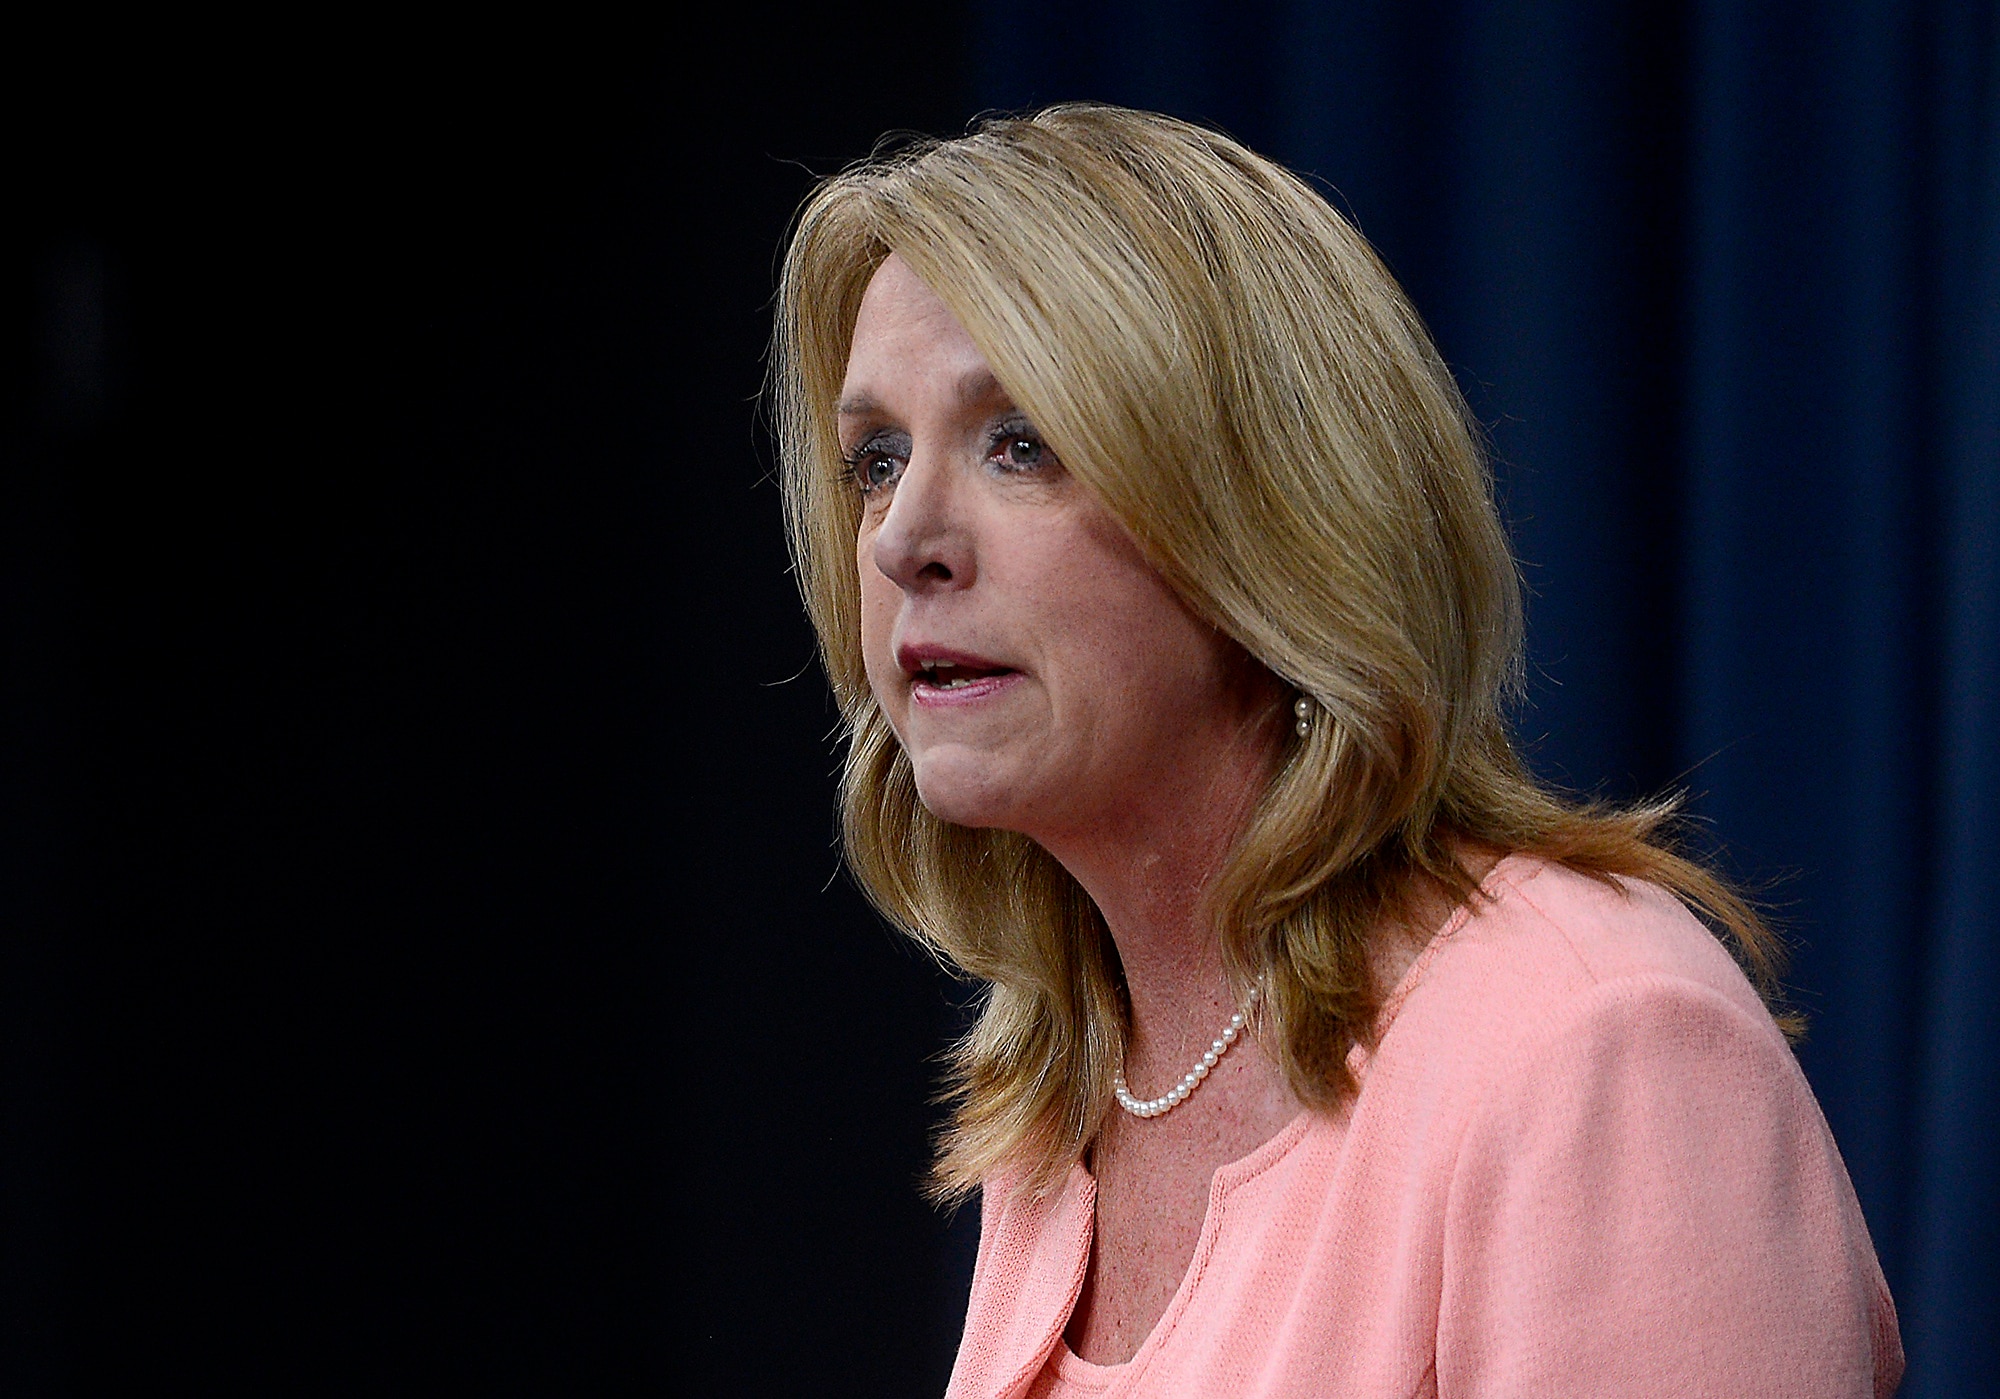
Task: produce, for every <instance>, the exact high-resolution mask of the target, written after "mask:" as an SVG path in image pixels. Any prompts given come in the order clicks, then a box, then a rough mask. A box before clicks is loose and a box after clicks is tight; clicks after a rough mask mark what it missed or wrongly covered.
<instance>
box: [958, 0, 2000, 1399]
mask: <svg viewBox="0 0 2000 1399" xmlns="http://www.w3.org/2000/svg"><path fill="white" fill-rule="evenodd" d="M974 14H975V18H974V25H973V33H972V36H971V43H970V45H969V50H970V53H971V56H972V62H973V64H974V68H973V81H974V85H975V96H976V98H977V100H978V101H979V102H980V103H981V104H982V105H984V106H987V107H994V108H1009V109H1012V108H1020V107H1025V106H1029V105H1033V104H1039V103H1042V102H1046V101H1052V100H1060V99H1066V98H1097V99H1104V100H1109V101H1114V102H1122V103H1126V104H1130V105H1134V106H1142V107H1150V108H1154V109H1158V110H1164V111H1170V112H1175V113H1178V114H1181V115H1185V116H1190V117H1194V118H1197V119H1201V120H1205V121H1208V122H1212V123H1215V124H1218V125H1220V126H1222V127H1223V128H1225V129H1227V130H1229V131H1230V132H1232V133H1233V134H1235V135H1237V136H1239V137H1241V138H1242V139H1244V140H1245V141H1247V142H1248V143H1249V144H1251V145H1252V146H1254V147H1257V148H1258V149H1260V150H1263V151H1265V152H1267V153H1268V154H1271V155H1273V156H1275V157H1277V158H1278V159H1281V160H1283V161H1285V162H1287V163H1288V164H1290V165H1292V166H1294V167H1295V168H1298V169H1300V170H1303V171H1306V172H1310V173H1311V174H1312V175H1314V176H1315V177H1317V178H1318V179H1319V180H1321V181H1322V182H1323V183H1324V184H1325V186H1326V187H1327V188H1328V189H1329V191H1330V193H1331V195H1332V197H1333V198H1334V199H1335V200H1336V202H1337V203H1339V204H1341V205H1342V206H1343V207H1344V208H1346V209H1347V210H1348V211H1349V212H1351V213H1352V214H1353V216H1354V217H1355V219H1356V221H1357V222H1358V223H1359V225H1360V227H1361V228H1362V230H1363V231H1364V232H1365V233H1366V234H1368V235H1369V237H1370V238H1371V239H1373V240H1374V242H1375V243H1376V245H1377V246H1378V247H1379V248H1380V249H1381V250H1382V251H1383V253H1384V255H1385V256H1386V258H1387V259H1388V261H1389V263H1390V265H1391V266H1392V267H1393V268H1394V269H1395V271H1396V273H1397V275H1398V276H1399V277H1400V278H1401V279H1402V281H1403V283H1404V285H1405V286H1406V287H1407V288H1408V289H1409V291H1410V293H1411V294H1412V296H1413V297H1414V299H1415V301H1416V303H1417V306H1418V308H1419V309H1420V310H1421V311H1422V312H1423V313H1424V315H1425V316H1426V317H1427V319H1428V320H1429V321H1430V323H1431V325H1432V327H1433V329H1434V330H1435V331H1436V333H1437V336H1438V339H1439V342H1440V344H1441V345H1442V347H1443V349H1444V353H1445V355H1446V358H1447V359H1448V360H1449V361H1450V362H1451V364H1452V366H1453V368H1454V370H1455V371H1456V372H1457V373H1458V374H1459V376H1460V380H1461V382H1462V383H1463V384H1464V386H1465V388H1466V390H1467V393H1468V395H1469V396H1470V398H1471V400H1472V402H1473V404H1474V406H1475V408H1476V410H1477V411H1478V412H1479V414H1480V416H1481V418H1482V420H1483V421H1485V422H1486V423H1487V424H1488V426H1489V429H1490V431H1491V436H1492V444H1493V450H1494V454H1495V459H1496V468H1497V471H1498V474H1499V479H1500V486H1501V492H1502V497H1503V502H1504V505H1505V508H1506V510H1507V513H1508V515H1509V518H1510V522H1511V524H1512V526H1513V529H1514V535H1515V540H1516V545H1517V549H1518V552H1519V554H1520V556H1521V558H1522V561H1523V565H1524V568H1525V571H1526V576H1527V578H1528V582H1529V586H1530V589H1531V603H1530V609H1531V612H1530V626H1531V660H1532V667H1531V669H1532V675H1533V680H1532V697H1531V698H1532V704H1531V707H1530V708H1529V710H1528V712H1527V713H1526V714H1524V716H1523V725H1522V731H1523V737H1524V738H1525V739H1526V740H1527V742H1528V745H1529V748H1530V751H1531V754H1532V757H1533V760H1534V761H1535V762H1536V764H1537V765H1538V766H1539V767H1540V768H1541V769H1543V770H1544V771H1545V772H1546V773H1548V774H1549V775H1550V776H1552V777H1554V778H1556V779H1558V780H1560V781H1563V782H1565V783H1567V784H1569V785H1571V786H1573V787H1576V788H1578V789H1582V790H1593V791H1601V792H1605V793H1607V794H1610V795H1620V796H1629V795H1634V794H1637V793H1640V792H1644V791H1649V790H1656V789H1658V788H1661V787H1664V786H1668V785H1676V784H1678V785H1684V786H1686V787H1687V788H1689V789H1690V790H1691V791H1692V792H1693V793H1694V794H1695V810H1696V811H1697V812H1698V813H1699V814H1700V815H1701V816H1702V817H1703V818H1705V820H1706V821H1707V822H1708V828H1709V829H1710V830H1711V831H1712V832H1713V834H1714V836H1715V837H1716V839H1717V841H1718V842H1719V844H1720V845H1721V847H1722V848H1723V849H1724V851H1725V852H1726V858H1727V859H1728V860H1729V861H1730V863H1731V865H1732V866H1733V868H1734V869H1735V870H1736V872H1737V873H1738V874H1739V875H1740V876H1742V877H1744V878H1746V879H1748V880H1750V881H1752V882H1753V883H1759V884H1762V885H1764V886H1766V887H1767V889H1768V894H1769V898H1770V900H1771V901H1772V902H1773V903H1775V905H1776V906H1777V910H1778V913H1779V915H1780V918H1781V920H1782V922H1783V923H1784V925H1785V926H1786V927H1787V928H1788V930H1789V931H1790V933H1791V934H1792V937H1793V940H1794V943H1795V949H1796V951H1795V959H1794V967H1793V973H1792V977H1791V985H1792V988H1793V999H1794V1002H1795V1004H1797V1005H1798V1006H1799V1007H1800V1008H1801V1009H1803V1010H1804V1011H1805V1012H1806V1013H1807V1014H1808V1015H1809V1016H1810V1018H1811V1033H1810V1037H1809V1038H1808V1039H1807V1040H1806V1042H1805V1043H1804V1044H1803V1045H1802V1046H1801V1049H1800V1057H1801V1059H1802V1061H1803V1062H1804V1064H1805V1066H1806V1070H1807V1072H1808V1073H1809V1074H1810V1076H1811V1078H1812V1081H1813V1084H1814V1086H1815V1088H1816V1090H1817V1091H1818V1093H1819V1096H1820V1101H1821V1102H1822V1103H1823V1104H1824V1106H1825V1109H1826V1113H1827V1116H1828V1118H1829V1119H1830V1120H1831V1122H1832V1125H1833V1129H1834V1132H1835V1135H1836V1137H1837V1138H1838V1140H1839V1142H1840V1145H1841V1148H1842V1151H1843V1153H1844V1154H1845V1156H1846V1159H1847V1163H1848V1168H1849V1170H1850V1171H1851V1172H1852V1174H1853V1177H1854V1181H1855V1185H1856V1187H1857V1189H1858V1190H1859V1192H1860V1195H1861V1199H1862V1203H1863V1206H1864V1208H1865V1209H1866V1211H1867V1214H1868V1219H1869V1223H1870V1226H1871V1228H1872V1230H1873V1232H1874V1236H1875V1240H1876V1244H1877V1247H1878V1249H1879V1250H1880V1252H1881V1255H1882V1260H1883V1265H1884V1267H1885V1269H1886V1271H1887V1272H1888V1275H1889V1279H1890V1284H1891V1287H1892V1288H1893V1290H1894V1292H1895V1294H1896V1298H1897V1301H1898V1304H1899V1306H1900V1308H1901V1311H1902V1317H1903V1329H1904V1339H1905V1342H1906V1345H1907V1347H1908V1350H1909V1354H1910V1370H1909V1378H1908V1382H1907V1384H1906V1386H1905V1389H1904V1393H1905V1394H1908V1395H1912V1396H1933V1395H1957V1394H1973V1393H1982V1392H1989V1390H1988V1387H1989V1386H1990V1384H1991V1380H1992V1376H1993V1375H1994V1374H1995V1373H2000V1266H1996V1259H2000V1130H1997V1128H2000V1084H1996V1078H2000V1028H1996V1010H2000V956H1997V955H1996V948H2000V913H1996V908H2000V903H1996V901H1995V900H1994V898H1993V897H1992V896H1991V893H1990V891H1989V889H1988V887H1987V886H1986V885H1984V884H1983V883H1982V880H1985V879H1990V878H1991V877H1992V876H1993V875H1994V873H1996V872H2000V752H1996V748H2000V573H1997V572H1996V550H1997V549H2000V5H1996V4H1995V3H1994V0H1958V2H1956V3H1954V0H1871V2H1867V3H1864V2H1862V0H1816V2H1815V3H1807V2H1806V0H1706V2H1705V3H1693V4H1682V5H1658V4H1655V5H1648V4H1645V3H1626V4H1612V3H1599V4H1594V5H1592V4H1582V3H1564V0H1540V2H1539V3H1538V2H1537V0H1511V2H1510V0H1462V3H1457V4H1452V3H1434V2H1433V0H1354V2H1353V3H1345V4H1334V3H1317V4H1314V3H1304V0H1290V2H1289V3H1287V2H1286V0H1228V2H1227V3H1225V0H1148V3H1145V4H1140V3H1133V2H1131V0H1127V2H1126V3H1098V4H1094V5H1083V6H1078V5H1075V4H1066V3H1052V2H1051V0H979V2H978V3H977V4H976V5H975V11H974Z"/></svg>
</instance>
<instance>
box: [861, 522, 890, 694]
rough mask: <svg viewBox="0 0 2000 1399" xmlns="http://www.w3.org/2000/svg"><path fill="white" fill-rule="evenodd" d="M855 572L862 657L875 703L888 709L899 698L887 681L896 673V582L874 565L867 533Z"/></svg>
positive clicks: (863, 539)
mask: <svg viewBox="0 0 2000 1399" xmlns="http://www.w3.org/2000/svg"><path fill="white" fill-rule="evenodd" d="M855 571H856V574H857V575H858V577H859V580H860V584H861V660H862V663H863V664H864V665H865V666H866V667H867V669H868V685H869V688H871V689H872V690H874V692H875V701H876V703H878V704H880V705H882V706H883V707H884V708H888V707H889V705H890V703H891V701H892V700H894V699H895V697H896V690H895V688H894V687H892V686H890V685H888V684H887V681H888V680H889V678H890V677H891V676H892V675H894V674H896V673H897V666H896V658H895V657H894V656H892V655H891V654H890V653H889V642H890V637H891V635H892V634H893V632H894V631H895V626H896V608H897V592H896V585H895V584H894V583H891V582H890V581H889V580H888V579H887V578H884V577H883V576H882V571H881V570H880V569H878V568H877V567H875V559H874V549H873V545H872V543H871V542H870V541H869V540H868V538H867V537H866V536H865V535H864V536H863V537H862V539H861V540H860V541H859V542H858V543H857V544H856V546H855Z"/></svg>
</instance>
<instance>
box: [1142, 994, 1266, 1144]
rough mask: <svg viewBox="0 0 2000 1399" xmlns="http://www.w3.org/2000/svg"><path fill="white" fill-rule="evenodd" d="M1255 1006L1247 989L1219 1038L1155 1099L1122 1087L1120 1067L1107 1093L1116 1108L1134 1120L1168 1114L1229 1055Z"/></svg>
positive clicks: (1254, 995) (1254, 1001)
mask: <svg viewBox="0 0 2000 1399" xmlns="http://www.w3.org/2000/svg"><path fill="white" fill-rule="evenodd" d="M1256 1005H1257V988H1256V987H1254V986H1253V987H1251V988H1250V994H1249V995H1248V996H1246V997H1245V998H1244V1000H1243V1009H1242V1010H1239V1011H1237V1012H1236V1014H1234V1015H1232V1016H1230V1017H1229V1023H1228V1024H1227V1025H1225V1026H1224V1027H1223V1030H1222V1038H1220V1039H1218V1040H1217V1041H1216V1042H1215V1043H1214V1044H1211V1045H1210V1046H1209V1047H1208V1052H1207V1053H1206V1054H1204V1055H1202V1056H1201V1062H1200V1063H1198V1064H1196V1065H1195V1066H1194V1067H1193V1068H1191V1069H1189V1070H1188V1071H1187V1074H1186V1076H1185V1077H1183V1078H1182V1079H1181V1081H1180V1082H1179V1083H1176V1084H1175V1085H1174V1086H1173V1087H1172V1088H1169V1089H1168V1090H1167V1091H1166V1092H1165V1093H1163V1094H1161V1095H1160V1096H1159V1097H1157V1098H1135V1097H1133V1096H1132V1090H1131V1089H1130V1088H1127V1087H1126V1086H1125V1070H1124V1069H1123V1068H1120V1069H1119V1070H1118V1072H1117V1073H1115V1074H1113V1075H1112V1076H1111V1091H1112V1092H1114V1093H1116V1094H1117V1095H1118V1106H1119V1107H1121V1108H1123V1109H1125V1111H1127V1112H1129V1113H1131V1114H1132V1115H1133V1116H1134V1117H1158V1116H1160V1115H1161V1114H1162V1113H1168V1112H1172V1111H1173V1110H1174V1109H1175V1108H1177V1107H1179V1106H1180V1105H1181V1104H1182V1103H1184V1102H1186V1101H1187V1100H1188V1095H1189V1094H1190V1093H1192V1092H1194V1090H1195V1089H1197V1088H1199V1087H1200V1086H1201V1081H1202V1080H1203V1079H1205V1078H1207V1077H1208V1073H1209V1070H1210V1069H1213V1068H1214V1067H1215V1066H1216V1064H1217V1063H1219V1062H1220V1061H1221V1059H1222V1056H1223V1055H1225V1054H1227V1053H1228V1052H1229V1046H1230V1045H1232V1044H1235V1043H1236V1038H1237V1036H1238V1035H1241V1034H1242V1033H1243V1025H1244V1016H1245V1014H1246V1013H1247V1012H1248V1011H1250V1010H1252V1009H1254V1008H1255V1007H1256Z"/></svg>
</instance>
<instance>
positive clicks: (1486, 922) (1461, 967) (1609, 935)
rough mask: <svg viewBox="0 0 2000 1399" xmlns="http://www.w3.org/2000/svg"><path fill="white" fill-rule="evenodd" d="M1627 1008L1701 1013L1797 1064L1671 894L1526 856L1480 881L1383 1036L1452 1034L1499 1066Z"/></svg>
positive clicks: (1736, 973) (1736, 971)
mask: <svg viewBox="0 0 2000 1399" xmlns="http://www.w3.org/2000/svg"><path fill="white" fill-rule="evenodd" d="M1621 1006H1632V1007H1652V1008H1655V1009H1658V1008H1661V1007H1671V1006H1684V1007H1688V1008H1689V1009H1690V1010H1691V1011H1693V1010H1694V1008H1697V1007H1698V1008H1700V1010H1699V1012H1698V1013H1700V1014H1702V1015H1704V1016H1709V1015H1720V1016H1721V1018H1722V1019H1723V1020H1724V1021H1726V1022H1740V1027H1741V1028H1742V1030H1743V1031H1744V1032H1745V1033H1748V1034H1750V1035H1752V1036H1753V1037H1754V1038H1756V1039H1759V1040H1762V1041H1765V1042H1766V1043H1767V1044H1768V1045H1770V1046H1771V1047H1774V1048H1776V1049H1777V1050H1778V1051H1779V1052H1780V1053H1783V1054H1784V1055H1785V1057H1786V1058H1789V1057H1790V1056H1789V1052H1788V1051H1786V1050H1785V1046H1784V1041H1783V1037H1782V1036H1781V1035H1780V1034H1779V1033H1778V1031H1777V1028H1776V1026H1775V1025H1774V1024H1773V1023H1772V1021H1771V1018H1770V1015H1769V1013H1768V1012H1767V1011H1766V1010H1765V1008H1764V1004H1763V1001H1762V1000H1761V998H1760V997H1759V996H1758V994H1757V992H1756V989H1755V988H1754V987H1752V986H1751V985H1750V982H1749V980H1748V978H1746V977H1745V976H1744V974H1743V971H1742V969H1741V968H1740V967H1738V966H1737V964H1736V961H1735V959H1734V958H1733V957H1732V956H1731V955H1730V954H1729V951H1728V950H1727V949H1726V948H1725V947H1724V946H1723V945H1722V943H1721V942H1720V941H1719V940H1717V938H1716V937H1715V935H1714V934H1713V933H1711V932H1710V931H1709V930H1708V929H1707V927H1705V926H1704V925H1703V924H1702V923H1701V922H1700V921H1699V920H1698V919H1696V918H1695V916H1694V915H1693V914H1692V913H1690V912H1689V911H1688V910H1687V908H1686V907H1685V906H1683V905H1682V904H1681V902H1680V901H1679V900H1678V899H1676V898H1675V897H1674V896H1673V895H1672V894H1670V893H1668V892H1667V891H1666V890H1664V889H1661V888H1659V887H1657V886H1655V885H1651V884H1646V883H1642V882H1638V881H1634V880H1617V879H1596V878H1592V877H1590V876H1587V875H1583V874H1579V873H1577V872H1576V871H1574V870H1570V869H1565V868H1564V867H1562V866H1560V865H1556V864H1552V863H1550V862H1548V861H1546V860H1540V859H1536V858H1533V857H1528V856H1520V855H1515V856H1509V857H1508V858H1507V859H1505V860H1502V861H1501V862H1500V863H1499V864H1498V865H1497V866H1495V867H1494V869H1493V871H1492V873H1491V874H1489V875H1488V876H1487V877H1486V879H1485V880H1484V881H1483V882H1482V884H1481V892H1480V895H1479V897H1478V898H1476V899H1475V900H1474V902H1473V903H1472V904H1471V905H1470V906H1469V907H1468V908H1467V909H1466V910H1465V911H1464V912H1463V914H1462V915H1461V916H1460V917H1459V918H1458V919H1457V920H1455V922H1454V924H1453V925H1452V926H1450V927H1449V928H1448V929H1447V931H1446V932H1445V933H1444V934H1443V935H1442V936H1441V937H1440V939H1439V941H1438V943H1437V945H1436V946H1435V947H1434V948H1433V949H1432V950H1431V952H1430V954H1429V955H1428V956H1427V957H1426V958H1425V959H1424V963H1423V964H1422V966H1421V971H1420V975H1419V976H1418V978H1417V980H1416V983H1415V984H1414V985H1412V986H1410V987H1409V988H1407V989H1406V991H1405V992H1404V993H1403V994H1402V997H1401V999H1400V1002H1399V1003H1398V1004H1397V1006H1396V1018H1395V1020H1394V1021H1392V1022H1391V1023H1390V1024H1389V1025H1388V1026H1385V1027H1384V1028H1385V1031H1387V1032H1388V1033H1392V1034H1396V1035H1398V1036H1406V1035H1407V1032H1409V1031H1412V1030H1416V1029H1418V1028H1419V1027H1420V1026H1421V1027H1423V1028H1424V1029H1425V1031H1426V1033H1425V1034H1424V1035H1423V1038H1425V1039H1432V1038H1433V1037H1434V1035H1435V1032H1436V1031H1437V1030H1438V1029H1440V1028H1442V1027H1443V1026H1445V1025H1449V1026H1451V1027H1453V1030H1452V1037H1453V1038H1456V1039H1464V1040H1468V1041H1469V1043H1468V1044H1467V1045H1466V1048H1467V1049H1468V1051H1472V1052H1476V1054H1477V1057H1478V1058H1479V1059H1480V1060H1481V1061H1483V1062H1486V1063H1493V1062H1494V1061H1495V1059H1496V1058H1502V1057H1510V1055H1509V1051H1518V1052H1527V1051H1531V1050H1532V1049H1533V1048H1534V1047H1535V1046H1537V1045H1539V1044H1545V1043H1546V1042H1547V1041H1548V1040H1549V1039H1550V1038H1551V1037H1552V1036H1553V1037H1559V1036H1561V1035H1562V1034H1563V1033H1564V1031H1565V1029H1566V1028H1568V1027H1577V1028H1581V1026H1582V1025H1583V1024H1584V1023H1587V1022H1591V1021H1594V1020H1601V1019H1603V1018H1604V1017H1606V1016H1610V1017H1611V1018H1613V1019H1616V1018H1617V1015H1618V1013H1619V1012H1618V1007H1621ZM1406 1021H1407V1022H1410V1023H1409V1024H1407V1025H1406V1024H1405V1023H1404V1022H1406Z"/></svg>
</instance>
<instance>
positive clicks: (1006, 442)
mask: <svg viewBox="0 0 2000 1399" xmlns="http://www.w3.org/2000/svg"><path fill="white" fill-rule="evenodd" d="M990 458H991V460H993V461H994V462H995V463H996V464H997V465H998V466H999V467H1000V468H1001V469H1002V470H1004V471H1040V470H1043V469H1044V468H1047V467H1051V466H1054V465H1056V454H1055V453H1054V452H1051V451H1050V450H1049V448H1048V444H1047V443H1045V442H1043V441H1042V439H1041V438H1039V437H1037V436H1035V434H1034V433H1033V432H1031V431H1029V430H1027V429H1024V428H1020V427H1012V428H1008V429H1006V430H1005V431H1002V432H999V433H996V434H995V435H994V439H993V451H992V452H991V454H990Z"/></svg>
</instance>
